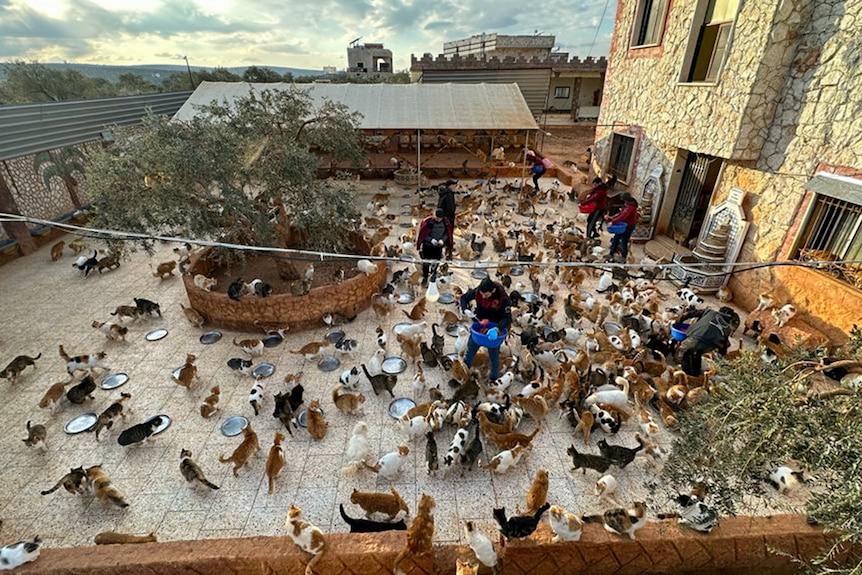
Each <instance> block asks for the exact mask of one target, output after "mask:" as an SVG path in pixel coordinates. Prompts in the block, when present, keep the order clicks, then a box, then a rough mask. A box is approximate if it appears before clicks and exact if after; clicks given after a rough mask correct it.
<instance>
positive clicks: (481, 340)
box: [470, 322, 508, 349]
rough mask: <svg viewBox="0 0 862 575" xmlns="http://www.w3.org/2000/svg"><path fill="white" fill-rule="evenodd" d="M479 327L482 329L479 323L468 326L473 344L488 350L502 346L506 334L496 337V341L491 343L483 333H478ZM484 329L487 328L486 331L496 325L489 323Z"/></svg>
mask: <svg viewBox="0 0 862 575" xmlns="http://www.w3.org/2000/svg"><path fill="white" fill-rule="evenodd" d="M481 327H482V324H481V323H479V322H476V323H474V324H473V325H471V326H470V336H471V337H472V338H473V341H474V342H476V343H477V344H478V345H480V346H482V347H488V348H492V349H493V348H497V347H500V346H501V345H503V342H504V341H505V340H506V335H508V334H507V333H506V332H502V333H500V335H498V336H497V339H495V340H493V341H492V340H491V339H489V338H488V336H487V335H485V334H484V333H482V332H481V331H479V328H481ZM485 327H487V328H488V329H491V328H492V327H497V324H496V323H494V322H489V323H488V325H487V326H485Z"/></svg>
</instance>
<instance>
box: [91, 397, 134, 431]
mask: <svg viewBox="0 0 862 575" xmlns="http://www.w3.org/2000/svg"><path fill="white" fill-rule="evenodd" d="M131 397H132V395H131V394H129V393H121V394H120V399H119V400H117V401H115V402H114V403H112V404H111V405H109V406H108V408H107V409H105V411H103V412H102V413H101V414H99V419H97V420H96V424H95V425H94V426H93V427H92V428H91V431H93V432H94V433H95V434H96V441H99V440H100V439H101V438H100V437H99V433H100V432H101V431H102V430H103V429H107V430H108V431H109V432H110V431H111V429H112V428H113V427H114V422H115V421H116V420H117V418H118V417H120V418H122V419H123V420H124V421H125V420H126V416H127V415H128V413H129V410H125V411H124V410H123V404H124V403H125V402H127V401H128V400H129V399H131Z"/></svg>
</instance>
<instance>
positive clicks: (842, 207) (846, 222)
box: [796, 194, 862, 289]
mask: <svg viewBox="0 0 862 575" xmlns="http://www.w3.org/2000/svg"><path fill="white" fill-rule="evenodd" d="M796 256H797V257H798V258H799V259H800V260H816V261H830V262H832V261H839V260H859V259H862V205H859V204H855V203H852V202H848V201H846V200H839V199H837V198H831V197H829V196H822V195H819V194H818V195H817V199H816V200H815V203H814V207H813V209H812V211H811V216H810V217H809V218H808V223H807V224H806V226H805V228H804V230H803V232H802V236H801V241H800V243H799V248H798V251H797V253H796ZM822 269H823V271H825V272H827V273H829V274H831V275H833V276H835V277H836V278H838V279H839V280H841V281H843V282H846V283H849V284H850V285H852V286H854V287H856V288H858V289H862V264H824V266H823V268H822Z"/></svg>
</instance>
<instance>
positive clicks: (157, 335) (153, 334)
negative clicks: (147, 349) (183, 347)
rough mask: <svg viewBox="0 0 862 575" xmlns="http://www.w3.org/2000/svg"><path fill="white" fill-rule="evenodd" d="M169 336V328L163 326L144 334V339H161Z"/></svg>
mask: <svg viewBox="0 0 862 575" xmlns="http://www.w3.org/2000/svg"><path fill="white" fill-rule="evenodd" d="M167 336H168V330H166V329H165V328H163V327H160V328H157V329H154V330H152V331H150V332H148V333H147V335H145V336H144V339H146V340H147V341H159V340H160V339H165V338H166V337H167Z"/></svg>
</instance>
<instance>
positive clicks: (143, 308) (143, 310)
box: [132, 297, 162, 317]
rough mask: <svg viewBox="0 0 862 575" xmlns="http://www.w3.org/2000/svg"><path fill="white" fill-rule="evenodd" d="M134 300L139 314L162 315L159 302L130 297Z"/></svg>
mask: <svg viewBox="0 0 862 575" xmlns="http://www.w3.org/2000/svg"><path fill="white" fill-rule="evenodd" d="M132 299H133V300H134V302H135V307H136V308H138V311H139V312H140V314H141V315H144V314H146V315H150V316H151V315H153V314H156V315H157V316H159V317H162V308H161V306H160V305H159V304H157V303H156V302H154V301H150V300H148V299H144V298H138V297H136V298H132Z"/></svg>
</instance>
